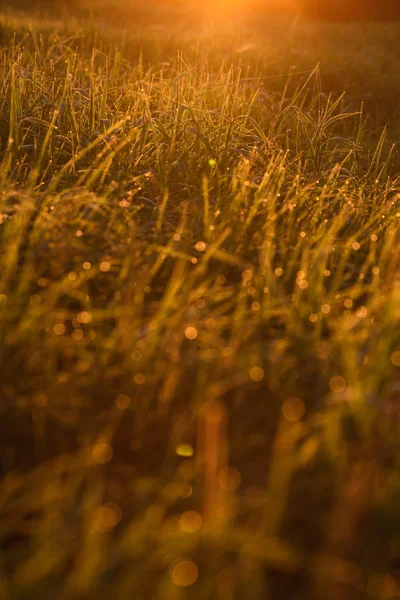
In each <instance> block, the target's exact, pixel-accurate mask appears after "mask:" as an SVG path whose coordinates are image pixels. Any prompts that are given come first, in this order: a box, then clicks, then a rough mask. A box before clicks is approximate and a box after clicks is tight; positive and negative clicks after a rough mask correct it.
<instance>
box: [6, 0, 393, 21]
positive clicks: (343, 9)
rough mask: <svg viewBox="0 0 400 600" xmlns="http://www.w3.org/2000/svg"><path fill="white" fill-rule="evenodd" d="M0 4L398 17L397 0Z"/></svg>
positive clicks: (121, 13) (105, 11) (94, 10)
mask: <svg viewBox="0 0 400 600" xmlns="http://www.w3.org/2000/svg"><path fill="white" fill-rule="evenodd" d="M0 7H3V8H8V9H10V8H12V9H19V10H29V11H36V12H37V11H39V12H40V11H48V10H50V9H51V10H52V11H54V10H56V11H58V12H65V11H68V12H71V10H72V11H73V12H74V13H77V14H82V13H83V14H93V15H95V16H104V17H107V18H111V19H112V20H113V21H118V20H121V19H126V18H127V17H134V16H137V17H140V16H144V15H147V16H148V17H152V16H153V17H157V16H159V15H160V14H163V15H165V14H171V15H173V14H174V15H178V14H179V15H181V16H188V15H199V14H206V15H208V16H211V17H212V16H213V15H218V14H220V15H221V14H222V15H225V16H229V14H232V15H236V14H237V13H241V14H245V15H247V16H248V17H250V18H251V17H253V18H254V16H257V17H259V16H260V15H263V16H266V17H268V15H272V14H274V15H276V14H282V15H283V14H292V15H293V16H297V15H302V16H305V17H309V18H314V19H322V20H332V21H351V20H359V19H368V20H383V21H385V20H393V19H399V18H400V2H399V0H353V1H349V0H214V1H211V0H206V1H205V2H199V1H198V0H149V2H142V1H139V0H125V1H122V0H119V1H112V0H69V1H68V2H66V1H65V0H35V2H30V1H29V0H0Z"/></svg>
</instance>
